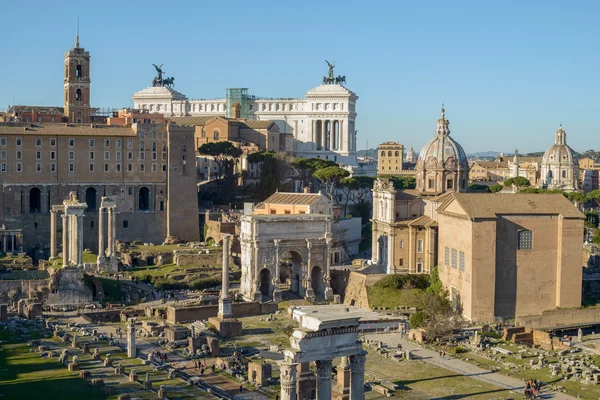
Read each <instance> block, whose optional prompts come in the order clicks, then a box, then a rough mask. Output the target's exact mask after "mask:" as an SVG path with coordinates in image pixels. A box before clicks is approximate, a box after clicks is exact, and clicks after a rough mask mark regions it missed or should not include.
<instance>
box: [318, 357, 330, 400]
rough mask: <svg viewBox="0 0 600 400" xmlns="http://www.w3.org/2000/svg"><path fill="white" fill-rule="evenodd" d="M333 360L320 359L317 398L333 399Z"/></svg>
mask: <svg viewBox="0 0 600 400" xmlns="http://www.w3.org/2000/svg"><path fill="white" fill-rule="evenodd" d="M331 361H332V360H318V361H317V362H316V364H317V400H331V368H332V362H331Z"/></svg>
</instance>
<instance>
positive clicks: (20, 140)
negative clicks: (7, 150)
mask: <svg viewBox="0 0 600 400" xmlns="http://www.w3.org/2000/svg"><path fill="white" fill-rule="evenodd" d="M22 144H23V139H21V138H20V137H18V138H17V146H21V145H22Z"/></svg>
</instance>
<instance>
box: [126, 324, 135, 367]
mask: <svg viewBox="0 0 600 400" xmlns="http://www.w3.org/2000/svg"><path fill="white" fill-rule="evenodd" d="M136 355H137V347H136V346H135V322H134V319H133V318H129V321H127V357H129V358H134V357H135V356H136Z"/></svg>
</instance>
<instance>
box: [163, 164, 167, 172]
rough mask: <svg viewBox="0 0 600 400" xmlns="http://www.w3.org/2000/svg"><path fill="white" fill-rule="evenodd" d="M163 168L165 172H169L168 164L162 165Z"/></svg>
mask: <svg viewBox="0 0 600 400" xmlns="http://www.w3.org/2000/svg"><path fill="white" fill-rule="evenodd" d="M162 170H163V172H167V164H163V165H162Z"/></svg>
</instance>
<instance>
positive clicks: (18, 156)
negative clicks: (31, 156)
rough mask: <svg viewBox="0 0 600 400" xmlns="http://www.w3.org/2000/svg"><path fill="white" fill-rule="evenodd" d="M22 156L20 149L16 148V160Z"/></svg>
mask: <svg viewBox="0 0 600 400" xmlns="http://www.w3.org/2000/svg"><path fill="white" fill-rule="evenodd" d="M22 157H23V153H22V152H21V150H17V160H20V159H21V158H22Z"/></svg>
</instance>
